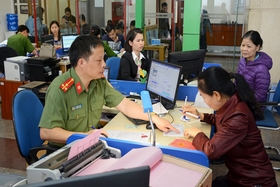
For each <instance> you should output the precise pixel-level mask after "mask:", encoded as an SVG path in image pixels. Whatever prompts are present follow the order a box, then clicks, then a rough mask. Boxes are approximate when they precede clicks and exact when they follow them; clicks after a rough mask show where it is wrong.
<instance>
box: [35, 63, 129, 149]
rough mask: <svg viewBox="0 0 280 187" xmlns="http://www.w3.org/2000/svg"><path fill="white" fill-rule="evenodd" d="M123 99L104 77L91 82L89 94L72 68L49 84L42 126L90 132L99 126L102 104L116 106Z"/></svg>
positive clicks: (40, 125)
mask: <svg viewBox="0 0 280 187" xmlns="http://www.w3.org/2000/svg"><path fill="white" fill-rule="evenodd" d="M123 98H124V96H123V95H122V94H121V93H120V92H118V91H117V90H115V89H114V88H113V87H112V86H111V85H110V84H109V83H108V81H107V80H106V79H105V78H101V79H97V80H92V81H91V82H90V84H89V90H88V91H86V90H85V87H84V86H83V85H82V83H81V80H80V78H79V77H78V75H77V73H76V71H75V70H74V69H73V68H71V69H70V70H69V71H67V72H66V73H64V74H62V75H60V76H59V77H57V78H55V79H54V80H53V82H52V83H51V84H50V86H49V88H48V90H47V94H46V101H45V107H44V111H43V114H42V117H41V121H40V124H39V127H44V128H49V129H52V128H54V127H60V128H62V129H66V130H68V131H74V132H87V131H89V130H90V129H91V128H92V127H95V128H96V127H97V126H98V124H99V120H100V117H101V114H102V107H103V105H106V106H108V107H115V106H117V105H118V104H119V103H120V102H121V101H122V100H123ZM51 144H54V145H59V146H61V144H56V143H51Z"/></svg>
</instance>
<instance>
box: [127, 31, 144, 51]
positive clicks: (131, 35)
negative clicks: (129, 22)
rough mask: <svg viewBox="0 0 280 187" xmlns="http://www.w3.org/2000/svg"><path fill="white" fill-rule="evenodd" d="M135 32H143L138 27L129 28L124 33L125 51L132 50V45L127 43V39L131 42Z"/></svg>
mask: <svg viewBox="0 0 280 187" xmlns="http://www.w3.org/2000/svg"><path fill="white" fill-rule="evenodd" d="M137 34H143V31H142V30H141V29H139V28H135V29H131V30H130V31H129V32H128V33H127V35H126V42H125V44H124V49H125V51H128V52H132V46H131V45H129V41H131V42H133V40H134V39H135V37H136V35H137Z"/></svg>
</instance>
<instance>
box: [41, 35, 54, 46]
mask: <svg viewBox="0 0 280 187" xmlns="http://www.w3.org/2000/svg"><path fill="white" fill-rule="evenodd" d="M53 42H54V38H53V34H50V35H45V36H41V43H48V44H51V45H53Z"/></svg>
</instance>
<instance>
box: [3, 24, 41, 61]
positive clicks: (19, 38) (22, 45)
mask: <svg viewBox="0 0 280 187" xmlns="http://www.w3.org/2000/svg"><path fill="white" fill-rule="evenodd" d="M28 34H29V29H28V27H27V26H26V25H19V26H18V29H17V32H16V34H15V35H13V36H10V37H9V38H8V42H7V46H8V47H11V48H13V49H14V50H15V51H16V52H17V54H18V55H19V56H26V53H32V54H33V55H36V54H37V51H36V49H35V47H34V46H33V45H32V44H31V42H30V40H29V38H28Z"/></svg>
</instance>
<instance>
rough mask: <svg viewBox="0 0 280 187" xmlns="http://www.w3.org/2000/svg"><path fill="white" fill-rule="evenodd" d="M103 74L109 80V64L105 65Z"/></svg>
mask: <svg viewBox="0 0 280 187" xmlns="http://www.w3.org/2000/svg"><path fill="white" fill-rule="evenodd" d="M103 75H104V77H105V78H106V79H107V80H108V81H109V77H110V67H109V66H106V67H105V69H104V72H103Z"/></svg>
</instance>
